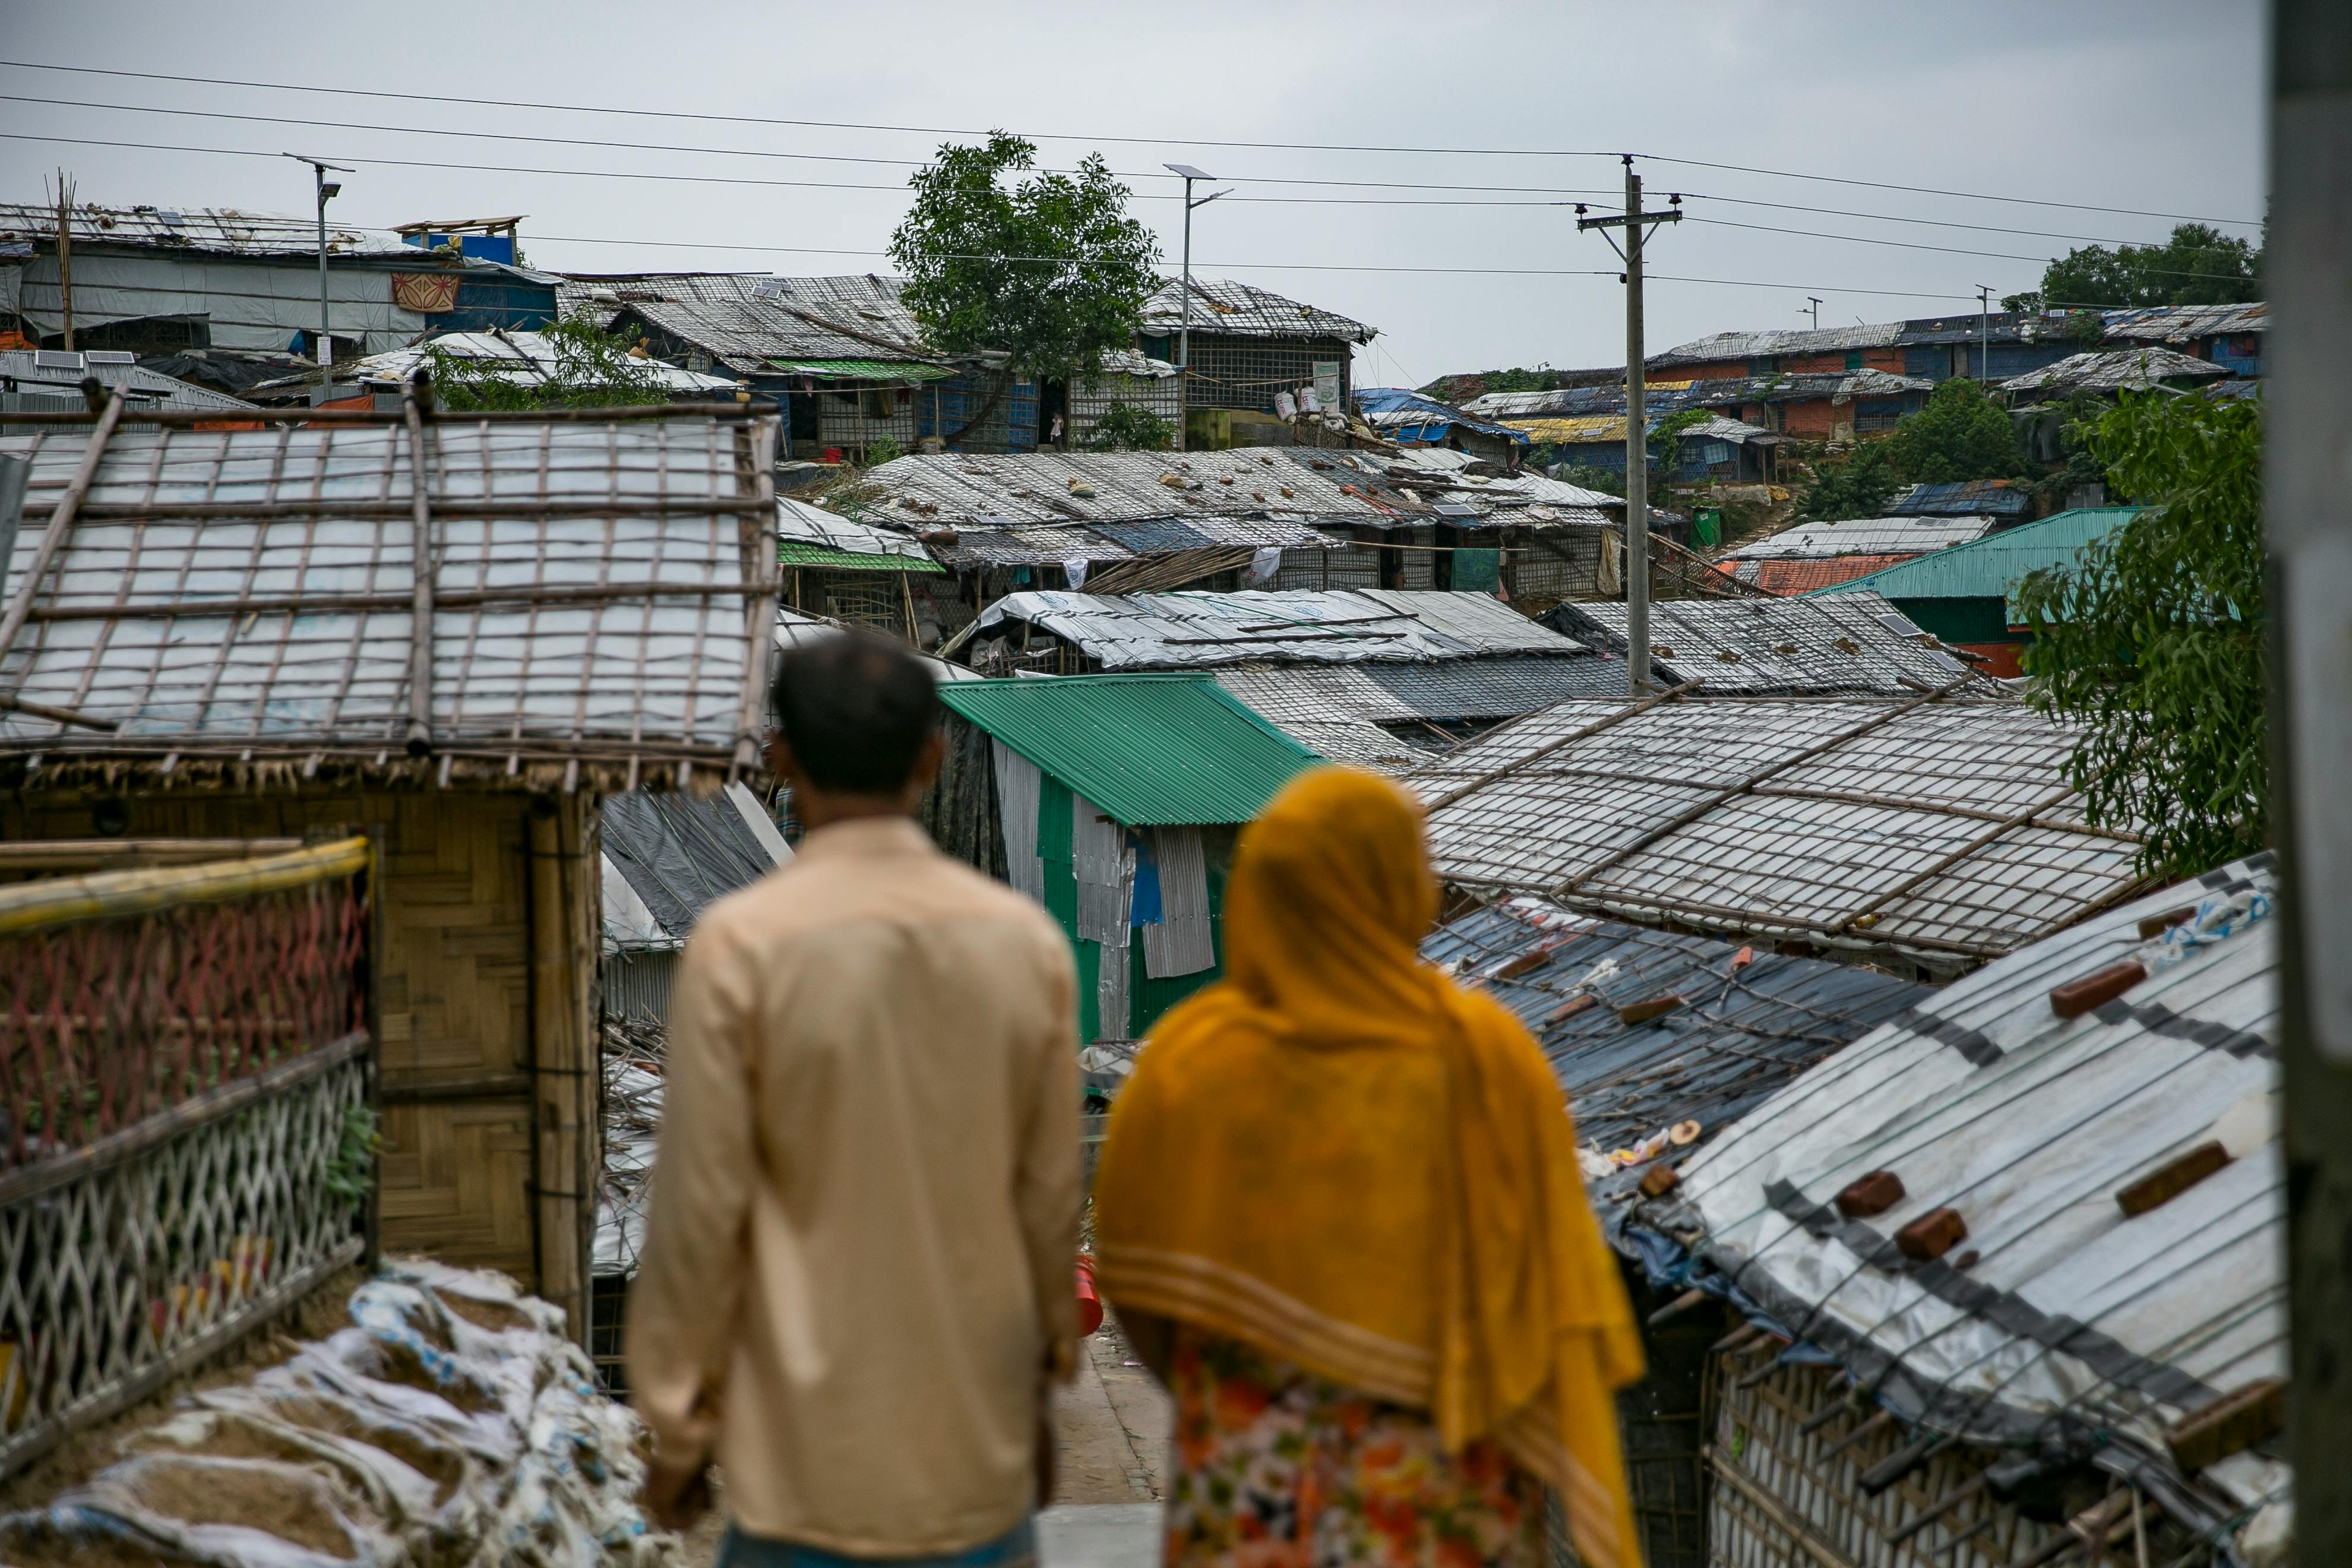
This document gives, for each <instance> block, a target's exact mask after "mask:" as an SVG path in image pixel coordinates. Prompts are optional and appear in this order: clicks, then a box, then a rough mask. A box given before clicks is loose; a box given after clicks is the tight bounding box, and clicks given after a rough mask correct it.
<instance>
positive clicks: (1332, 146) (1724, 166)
mask: <svg viewBox="0 0 2352 1568" xmlns="http://www.w3.org/2000/svg"><path fill="white" fill-rule="evenodd" d="M0 66H6V67H10V68H16V69H21V70H46V71H59V72H66V73H70V74H74V75H80V76H104V77H119V78H126V79H133V80H140V81H171V82H182V83H186V84H189V85H194V86H205V87H236V88H250V89H258V90H263V91H272V92H309V93H325V94H331V95H336V96H342V97H354V98H377V99H386V100H396V101H401V102H410V103H455V104H465V105H468V106H471V107H475V108H487V109H527V110H548V111H552V112H556V113H574V114H618V115H626V116H632V117H635V118H642V119H658V120H688V121H703V122H706V123H710V124H726V125H769V126H789V127H794V128H799V129H808V130H828V131H867V132H883V133H886V134H894V135H920V136H976V135H984V134H987V132H981V131H976V130H973V129H971V128H970V127H955V126H938V125H890V124H881V123H874V122H868V121H841V120H796V119H787V118H783V117H781V116H763V115H738V114H712V113H709V112H707V111H704V112H696V111H688V110H655V109H632V108H622V107H617V106H614V105H605V104H583V103H551V102H547V101H544V100H529V99H498V98H468V97H461V96H458V95H456V94H447V93H421V92H391V91H386V90H383V89H373V88H350V87H314V86H305V85H299V84H295V83H289V82H272V81H255V80H249V79H240V78H234V77H200V76H183V75H175V74H172V73H168V72H162V71H127V70H115V69H106V68H98V67H91V66H64V65H53V64H50V63H48V62H46V61H41V60H0ZM1021 134H1023V135H1024V136H1025V137H1028V138H1030V139H1034V140H1036V141H1044V142H1104V143H1111V144H1117V145H1125V146H1150V147H1163V146H1193V147H1232V148H1251V149H1263V150H1268V151H1276V152H1307V153H1391V154H1395V153H1416V154H1419V153H1425V154H1431V155H1436V156H1448V157H1490V158H1505V157H1517V158H1615V157H1619V156H1621V155H1622V154H1621V153H1612V152H1605V151H1599V150H1594V149H1590V148H1534V147H1410V146H1393V145H1382V144H1377V143H1356V142H1252V141H1239V140H1234V139H1209V138H1202V137H1182V136H1172V137H1171V136H1110V135H1076V134H1071V133H1067V132H1022V133H1021ZM1634 156H1636V157H1639V158H1643V159H1645V160H1647V161H1649V162H1652V163H1670V164H1675V165H1679V166H1684V167H1689V168H1699V169H1719V170H1725V171H1727V172H1731V173H1737V174H1759V175H1762V176H1765V177H1768V178H1772V179H1790V180H1811V181H1818V182H1822V183H1825V184H1842V185H1854V186H1859V187H1863V188H1866V189H1871V190H1884V191H1903V192H1908V193H1911V194H1913V195H1933V196H1942V197H1948V198H1951V199H1955V200H1961V201H1982V202H2001V203H2007V204H2010V205H2023V206H2040V207H2051V208H2057V209H2061V210H2066V211H2074V212H2097V213H2107V214H2112V215H2116V216H2128V217H2153V218H2162V219H2167V220H2169V221H2172V222H2179V223H2206V224H2222V225H2226V226H2231V227H2236V228H2255V227H2259V226H2260V225H2259V224H2257V223H2256V222H2254V221H2253V220H2252V219H2248V218H2221V217H2200V216H2196V215H2194V214H2189V213H2168V212H2155V211H2149V210H2147V209H2143V208H2137V207H2116V206H2100V205H2094V204H2090V203H2084V202H2064V201H2053V200H2049V199H2045V198H2040V197H2032V196H2008V195H1993V194H1990V193H1988V192H1981V191H1957V190H1949V189H1943V188H1939V187H1936V186H1930V185H1908V184H1895V183H1892V182H1886V181H1878V180H1864V179H1856V178H1851V177H1847V176H1842V175H1835V174H1807V173H1802V172H1800V171H1797V170H1790V169H1770V168H1764V167H1760V166H1758V165H1753V164H1743V163H1710V162H1707V161H1706V160H1704V159H1696V158H1673V157H1668V156H1665V155H1664V154H1661V153H1635V154H1634Z"/></svg>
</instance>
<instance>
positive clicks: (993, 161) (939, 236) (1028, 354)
mask: <svg viewBox="0 0 2352 1568" xmlns="http://www.w3.org/2000/svg"><path fill="white" fill-rule="evenodd" d="M1036 155H1037V149H1036V147H1035V146H1034V144H1032V143H1031V142H1025V141H1024V140H1022V139H1021V138H1020V137H1018V136H1013V135H1008V134H1006V133H1005V132H1001V131H1000V132H994V133H992V134H991V135H990V137H989V139H988V141H987V142H986V143H985V144H983V145H982V146H978V147H960V146H956V145H954V144H952V143H950V144H948V145H944V146H942V147H941V148H940V153H939V157H938V159H937V161H936V162H934V163H930V164H929V165H928V166H927V167H925V168H923V169H921V170H919V171H918V172H917V173H916V174H915V176H914V178H913V180H912V182H911V184H913V185H914V188H915V200H914V205H912V207H910V208H909V209H908V214H907V217H906V221H905V222H903V223H901V224H900V225H899V226H898V231H897V232H896V233H894V234H893V235H891V237H890V258H891V260H893V261H894V262H896V263H897V264H898V268H899V270H900V271H901V272H903V273H904V274H905V275H906V279H907V287H906V292H905V295H904V299H905V300H906V302H907V307H908V309H909V310H912V311H913V312H914V314H915V319H916V320H917V321H920V322H921V323H922V326H923V331H925V332H926V333H927V334H929V338H930V341H931V342H932V343H933V345H934V346H936V347H938V348H939V349H940V350H941V351H943V352H945V353H978V352H982V351H986V350H999V351H1002V352H1003V353H1008V354H1010V355H1011V356H1012V359H1011V364H1012V368H1013V369H1014V370H1015V371H1018V372H1021V373H1023V374H1028V375H1033V376H1037V377H1040V378H1045V379H1051V380H1067V379H1069V378H1071V377H1073V376H1076V375H1081V374H1085V375H1092V374H1097V373H1098V372H1099V371H1100V370H1101V368H1102V357H1103V355H1104V353H1106V352H1108V351H1109V350H1112V349H1120V348H1125V347H1127V346H1128V345H1129V342H1131V341H1132V340H1133V338H1134V336H1135V331H1136V328H1137V326H1138V325H1139V323H1140V322H1141V321H1142V317H1143V307H1144V303H1145V301H1147V300H1150V297H1151V295H1152V292H1153V290H1155V289H1158V288H1159V286H1160V272H1159V261H1160V247H1159V245H1158V243H1157V242H1156V241H1154V240H1153V238H1152V237H1151V231H1150V229H1148V228H1146V227H1145V226H1143V225H1142V224H1140V223H1139V222H1137V221H1136V220H1135V219H1134V218H1131V217H1129V216H1127V198H1128V191H1127V187H1126V186H1125V185H1122V184H1119V183H1118V181H1117V180H1115V179H1113V178H1111V174H1110V169H1109V166H1108V164H1106V163H1104V162H1103V160H1102V157H1101V155H1100V154H1099V153H1097V154H1095V155H1093V156H1091V157H1088V158H1087V159H1086V160H1085V161H1084V162H1083V163H1080V164H1079V165H1078V167H1077V170H1076V173H1074V174H1030V175H1029V176H1028V177H1026V178H1024V179H1019V180H1017V181H1016V180H1014V179H1013V175H1015V174H1020V173H1022V172H1024V171H1026V170H1029V169H1031V168H1032V167H1033V166H1034V163H1035V161H1036Z"/></svg>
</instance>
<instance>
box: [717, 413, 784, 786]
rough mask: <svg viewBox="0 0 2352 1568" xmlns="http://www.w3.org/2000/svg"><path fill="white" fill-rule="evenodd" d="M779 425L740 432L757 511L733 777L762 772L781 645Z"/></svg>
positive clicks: (748, 521) (745, 547) (746, 560)
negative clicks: (774, 663) (773, 661)
mask: <svg viewBox="0 0 2352 1568" xmlns="http://www.w3.org/2000/svg"><path fill="white" fill-rule="evenodd" d="M775 431H776V427H775V426H773V425H755V426H751V427H750V428H749V429H745V430H741V431H738V432H737V433H736V452H737V461H738V472H737V483H738V486H739V488H740V485H741V483H742V482H743V481H744V480H746V479H748V480H750V481H751V498H750V499H751V502H752V503H753V507H754V508H755V509H756V510H754V511H747V512H746V513H745V515H744V517H743V520H742V522H741V524H740V530H741V545H742V554H743V586H744V588H745V589H746V590H747V591H748V592H749V593H750V594H751V603H750V604H749V605H746V606H745V609H744V616H743V643H744V647H743V684H742V689H741V691H740V696H739V699H738V701H737V711H736V723H735V730H736V738H735V755H734V758H733V760H732V761H731V762H730V763H729V764H728V769H727V779H728V782H729V783H730V784H732V783H733V782H734V781H735V780H736V778H737V777H739V776H740V775H742V774H745V773H754V772H756V771H758V767H759V761H760V738H761V735H762V733H764V732H765V731H766V730H767V724H766V722H765V720H766V717H767V711H768V667H769V660H770V656H771V654H772V650H773V649H774V647H775V637H776V593H777V589H778V586H779V583H778V579H779V578H780V577H781V576H782V565H781V563H779V562H778V561H777V559H776V463H775Z"/></svg>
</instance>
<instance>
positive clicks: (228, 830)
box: [0, 790, 538, 1289]
mask: <svg viewBox="0 0 2352 1568" xmlns="http://www.w3.org/2000/svg"><path fill="white" fill-rule="evenodd" d="M92 800H93V797H92V796H90V795H85V794H83V793H82V792H79V791H75V790H62V791H58V792H57V793H55V794H37V793H30V792H28V793H26V794H25V795H21V796H18V797H16V798H14V799H9V798H6V797H0V839H21V838H87V837H90V835H91V831H92V827H91V805H92ZM124 804H125V805H127V806H128V808H129V812H130V827H129V834H130V836H131V837H162V836H170V837H191V838H222V837H299V836H300V835H301V834H303V833H304V832H305V831H306V830H308V829H310V828H312V827H316V826H325V825H329V824H347V825H351V826H358V827H362V828H365V829H369V830H372V831H373V832H375V833H376V834H377V835H378V836H379V837H380V840H381V843H382V845H383V868H384V886H383V889H382V896H381V897H380V899H379V900H378V908H379V909H380V910H381V911H382V913H381V919H382V926H381V930H382V933H383V952H382V972H381V974H380V977H379V982H378V996H379V1003H380V1007H381V1013H380V1021H379V1031H380V1035H381V1038H382V1064H383V1100H384V1123H383V1138H384V1149H383V1247H384V1248H385V1249H386V1250H387V1251H394V1252H399V1251H418V1252H425V1253H429V1254H431V1255H432V1256H433V1257H435V1258H440V1259H441V1260H443V1261H444V1262H447V1263H454V1264H460V1265H469V1266H480V1267H488V1268H500V1269H504V1270H505V1271H507V1272H508V1273H510V1274H512V1275H514V1276H515V1277H516V1278H517V1279H520V1280H521V1281H523V1282H524V1283H525V1284H526V1285H530V1286H531V1287H533V1288H534V1289H536V1288H538V1280H537V1278H536V1275H537V1268H536V1261H535V1256H534V1246H533V1243H534V1237H533V1230H532V1223H531V1206H530V1190H529V1183H530V1175H531V1115H530V1108H531V1101H530V1079H529V1075H528V1074H527V1072H526V1071H525V1069H526V1068H528V1067H529V1066H530V972H529V961H530V904H529V894H528V889H527V882H528V872H529V864H530V863H529V861H528V859H527V858H526V856H525V847H524V846H525V837H524V835H525V822H526V816H527V812H528V810H529V797H528V796H525V795H487V794H468V793H465V792H461V791H435V792H432V793H419V794H405V795H391V794H382V795H373V794H372V795H355V794H332V795H330V794H326V793H323V792H321V793H317V794H310V795H294V794H271V795H246V794H229V793H226V792H223V793H209V792H200V791H196V790H188V791H186V792H184V793H182V792H173V793H166V794H162V795H131V796H129V797H128V798H127V799H126V800H125V802H124ZM424 1095H431V1096H432V1097H433V1098H429V1099H427V1098H420V1097H421V1096H424Z"/></svg>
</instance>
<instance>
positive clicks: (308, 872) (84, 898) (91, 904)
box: [0, 838, 368, 936]
mask: <svg viewBox="0 0 2352 1568" xmlns="http://www.w3.org/2000/svg"><path fill="white" fill-rule="evenodd" d="M367 863H368V841H367V840H366V839H365V838H345V839H341V840H339V841H338V842H336V843H333V844H321V845H319V846H317V847H313V848H310V849H297V850H295V851H294V852H292V853H291V854H288V855H272V856H268V857H267V858H262V859H258V860H231V861H226V862H222V863H219V864H215V865H209V866H165V867H157V868H152V869H148V870H140V871H101V872H98V873H96V874H94V875H91V876H87V877H60V878H58V879H54V880H50V881H46V882H25V883H20V884H18V885H17V886H15V887H9V888H0V936H5V935H9V934H11V933H13V932H16V931H30V930H33V929H34V928H35V927H37V926H47V925H57V924H59V923H61V922H63V921H84V920H120V919H121V918H123V917H125V916H127V915H141V914H147V913H149V912H151V911H152V910H161V909H168V908H170V907H171V906H173V905H174V904H197V903H216V902H218V901H220V900H224V899H242V898H249V897H251V896H253V895H255V894H257V893H274V892H278V891H279V890H280V889H286V888H299V887H304V886H307V885H308V884H310V883H312V882H325V881H331V880H333V879H336V878H338V877H348V876H351V875H352V874H353V873H355V872H357V871H360V870H362V869H363V868H365V867H366V865H367Z"/></svg>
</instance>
